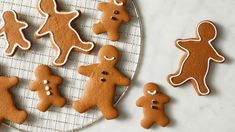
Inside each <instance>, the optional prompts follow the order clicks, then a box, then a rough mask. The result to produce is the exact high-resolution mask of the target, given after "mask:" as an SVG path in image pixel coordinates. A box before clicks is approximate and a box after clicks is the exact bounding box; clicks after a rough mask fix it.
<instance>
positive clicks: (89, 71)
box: [77, 64, 97, 77]
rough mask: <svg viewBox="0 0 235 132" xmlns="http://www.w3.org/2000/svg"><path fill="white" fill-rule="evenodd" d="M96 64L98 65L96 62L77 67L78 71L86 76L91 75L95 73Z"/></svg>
mask: <svg viewBox="0 0 235 132" xmlns="http://www.w3.org/2000/svg"><path fill="white" fill-rule="evenodd" d="M96 66H97V65H96V64H93V65H88V66H80V67H79V68H78V69H77V71H78V73H80V74H82V75H84V76H87V77H90V76H91V74H92V73H93V71H94V70H95V68H96Z"/></svg>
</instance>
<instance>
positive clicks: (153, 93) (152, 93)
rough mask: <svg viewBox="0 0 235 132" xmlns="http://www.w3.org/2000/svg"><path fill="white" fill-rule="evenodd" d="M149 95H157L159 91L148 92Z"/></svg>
mask: <svg viewBox="0 0 235 132" xmlns="http://www.w3.org/2000/svg"><path fill="white" fill-rule="evenodd" d="M147 93H148V94H150V95H155V94H156V93H157V90H154V91H150V90H148V91H147Z"/></svg>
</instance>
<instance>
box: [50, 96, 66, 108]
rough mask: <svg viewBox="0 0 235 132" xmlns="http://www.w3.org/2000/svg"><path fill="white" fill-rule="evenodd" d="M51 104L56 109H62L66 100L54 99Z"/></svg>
mask: <svg viewBox="0 0 235 132" xmlns="http://www.w3.org/2000/svg"><path fill="white" fill-rule="evenodd" d="M52 104H53V105H54V106H56V107H63V106H64V105H65V104H66V100H65V98H62V97H56V98H55V99H54V100H53V102H52Z"/></svg>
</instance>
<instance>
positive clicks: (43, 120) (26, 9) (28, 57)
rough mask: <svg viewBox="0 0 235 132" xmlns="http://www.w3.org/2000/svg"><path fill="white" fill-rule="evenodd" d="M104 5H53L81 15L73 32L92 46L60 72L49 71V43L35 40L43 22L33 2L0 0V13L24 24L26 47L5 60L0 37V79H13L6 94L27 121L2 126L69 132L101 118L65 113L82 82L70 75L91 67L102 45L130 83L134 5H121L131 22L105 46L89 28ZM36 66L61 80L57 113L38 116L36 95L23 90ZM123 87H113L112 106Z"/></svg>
mask: <svg viewBox="0 0 235 132" xmlns="http://www.w3.org/2000/svg"><path fill="white" fill-rule="evenodd" d="M103 1H106V2H108V0H57V2H58V4H59V5H58V6H59V7H60V8H62V9H67V10H76V9H79V10H81V12H82V17H81V18H80V19H79V20H78V21H76V26H77V27H79V32H80V34H81V35H82V37H83V38H85V39H87V40H91V41H93V42H95V43H96V47H97V48H96V50H95V51H94V52H93V53H92V54H91V55H85V54H81V53H75V52H72V53H71V55H70V57H69V59H68V62H67V64H66V65H65V66H63V67H53V66H52V65H51V64H52V63H51V62H52V58H53V57H54V56H55V52H54V49H53V48H52V46H51V44H50V40H49V38H42V39H40V40H36V39H35V38H34V37H33V34H34V32H35V31H36V30H37V29H38V28H39V26H40V25H41V24H42V22H43V18H42V16H41V15H40V14H39V13H38V11H37V9H36V5H37V0H0V12H1V13H2V12H3V11H5V10H9V9H13V10H15V11H16V12H17V13H18V18H19V19H20V20H24V21H26V22H27V23H28V24H29V25H30V26H29V29H27V30H25V34H26V38H28V39H29V40H30V41H31V42H32V49H31V50H30V51H20V50H18V51H17V53H16V54H15V56H14V57H6V56H5V55H4V49H5V47H6V46H7V44H6V41H5V39H4V37H1V38H0V74H1V75H4V76H18V77H19V78H20V83H19V85H18V86H17V87H16V88H14V89H12V92H13V94H14V95H15V101H16V104H17V105H18V107H19V108H21V109H24V110H26V111H27V112H28V114H29V117H28V119H27V121H26V122H25V123H24V124H22V125H17V124H15V123H11V122H8V121H5V122H4V124H5V125H7V126H10V127H12V128H15V129H18V130H21V131H33V132H42V131H74V130H79V129H81V128H84V127H86V126H88V125H91V124H93V123H94V122H95V121H97V120H98V119H100V118H102V115H101V113H100V112H99V111H98V110H97V109H93V110H90V111H88V112H86V113H84V114H80V113H78V112H76V111H75V110H74V109H72V108H71V104H72V102H73V101H75V100H77V99H78V98H79V97H81V96H82V94H83V90H84V89H83V86H84V84H85V81H86V80H87V79H88V78H86V77H84V76H82V75H79V74H78V73H77V72H76V70H75V69H76V68H77V67H79V66H81V65H89V64H93V63H97V57H96V55H97V52H98V49H99V48H100V47H101V46H102V45H105V44H112V45H115V46H116V47H118V48H119V49H120V51H121V53H122V59H121V62H120V64H119V69H120V70H121V71H122V72H123V73H124V74H126V75H127V76H129V77H130V78H133V76H134V74H135V71H136V68H137V65H138V60H139V55H140V50H141V45H142V43H141V37H142V36H141V24H140V20H139V16H138V12H137V10H136V8H135V4H134V2H133V1H132V0H127V1H128V3H127V8H128V12H129V13H130V14H131V18H132V20H131V22H130V23H128V24H125V25H123V26H122V28H121V38H122V39H121V40H120V41H119V42H111V41H109V40H108V39H107V36H106V35H105V34H104V35H98V36H97V35H95V34H94V33H93V32H92V29H91V26H92V25H93V24H94V23H96V22H97V21H98V20H99V18H100V15H101V12H100V11H98V10H97V9H96V5H97V4H98V3H99V2H103ZM0 22H1V23H2V20H0ZM39 64H47V65H50V66H51V67H52V68H53V70H54V72H55V73H56V74H58V75H60V76H62V77H63V78H64V84H63V85H62V86H61V87H60V90H61V93H62V94H63V96H64V97H65V98H66V99H67V100H68V103H67V104H66V106H65V107H63V108H56V107H51V108H50V109H49V110H48V111H47V112H45V113H43V112H40V111H39V110H37V108H36V107H37V103H38V102H39V98H38V96H37V92H32V91H30V90H29V84H30V83H32V81H33V80H34V73H33V71H34V69H35V68H36V67H37V66H38V65H39ZM126 91H127V88H126V87H124V88H117V94H116V99H115V102H116V103H118V102H119V100H120V99H121V98H122V97H123V95H124V94H125V92H126ZM119 109H121V108H119Z"/></svg>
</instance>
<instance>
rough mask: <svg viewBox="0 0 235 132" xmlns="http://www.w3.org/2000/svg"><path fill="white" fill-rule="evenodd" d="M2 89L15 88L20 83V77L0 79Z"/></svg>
mask: <svg viewBox="0 0 235 132" xmlns="http://www.w3.org/2000/svg"><path fill="white" fill-rule="evenodd" d="M0 80H1V82H2V83H1V85H2V87H4V88H6V89H10V88H13V87H15V86H16V85H17V84H18V83H19V79H18V77H4V76H2V77H0Z"/></svg>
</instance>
